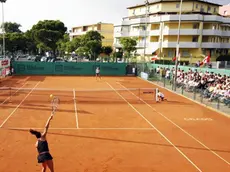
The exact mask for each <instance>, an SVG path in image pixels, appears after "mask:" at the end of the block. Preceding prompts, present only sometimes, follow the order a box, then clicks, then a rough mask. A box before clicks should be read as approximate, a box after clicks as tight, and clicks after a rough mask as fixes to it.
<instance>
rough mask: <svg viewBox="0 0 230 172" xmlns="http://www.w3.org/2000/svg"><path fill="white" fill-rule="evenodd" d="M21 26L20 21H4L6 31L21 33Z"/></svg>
mask: <svg viewBox="0 0 230 172" xmlns="http://www.w3.org/2000/svg"><path fill="white" fill-rule="evenodd" d="M20 27H21V25H20V24H18V23H12V22H5V23H4V29H5V32H6V33H15V32H17V33H21V32H22V31H21V30H20V29H19V28H20Z"/></svg>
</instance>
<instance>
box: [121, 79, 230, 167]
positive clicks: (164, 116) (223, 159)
mask: <svg viewBox="0 0 230 172" xmlns="http://www.w3.org/2000/svg"><path fill="white" fill-rule="evenodd" d="M119 84H120V83H119ZM120 85H121V86H122V87H124V88H126V87H125V86H123V85H122V84H120ZM126 89H127V91H129V90H128V88H126ZM129 92H130V93H131V94H133V95H134V96H136V95H135V94H134V93H132V92H131V91H129ZM136 97H137V96H136ZM140 100H141V101H142V102H143V103H145V104H146V105H147V106H148V107H150V108H151V109H152V110H153V111H155V112H156V113H158V114H159V115H161V116H162V117H164V118H165V119H166V120H167V121H169V122H170V123H172V124H173V125H174V126H176V127H177V128H179V129H180V130H181V131H183V132H184V133H185V134H187V135H188V136H190V137H191V138H192V139H193V140H195V141H196V142H198V143H199V144H200V145H202V146H203V147H204V148H206V149H207V150H209V151H210V152H212V153H213V154H214V155H216V156H217V157H218V158H220V159H221V160H223V161H224V162H225V163H227V164H228V165H230V163H229V162H228V161H227V160H225V159H224V158H222V157H221V156H220V155H218V154H217V153H216V152H214V151H213V150H211V149H210V148H209V147H208V146H206V145H205V144H204V143H202V142H201V141H199V140H198V139H196V138H195V137H194V136H193V135H191V134H190V133H188V132H187V131H185V130H184V129H183V128H181V127H180V126H179V125H177V124H176V123H174V122H173V121H172V120H170V119H169V118H168V117H166V116H165V115H163V114H162V113H161V112H159V111H157V110H156V109H155V108H153V107H152V106H151V105H150V104H148V103H147V102H146V101H144V100H143V99H140Z"/></svg>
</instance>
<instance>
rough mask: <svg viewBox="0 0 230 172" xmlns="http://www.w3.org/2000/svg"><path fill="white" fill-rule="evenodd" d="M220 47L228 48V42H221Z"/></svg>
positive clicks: (229, 47) (229, 44)
mask: <svg viewBox="0 0 230 172" xmlns="http://www.w3.org/2000/svg"><path fill="white" fill-rule="evenodd" d="M220 47H221V48H226V49H230V43H221V45H220Z"/></svg>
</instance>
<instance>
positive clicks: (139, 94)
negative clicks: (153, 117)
mask: <svg viewBox="0 0 230 172" xmlns="http://www.w3.org/2000/svg"><path fill="white" fill-rule="evenodd" d="M138 97H139V101H141V88H139V89H138Z"/></svg>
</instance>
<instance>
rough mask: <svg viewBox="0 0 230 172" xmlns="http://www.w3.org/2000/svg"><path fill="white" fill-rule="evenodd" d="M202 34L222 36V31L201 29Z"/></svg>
mask: <svg viewBox="0 0 230 172" xmlns="http://www.w3.org/2000/svg"><path fill="white" fill-rule="evenodd" d="M203 35H204V36H206V35H208V36H210V35H215V36H222V31H221V30H214V29H204V30H203Z"/></svg>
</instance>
